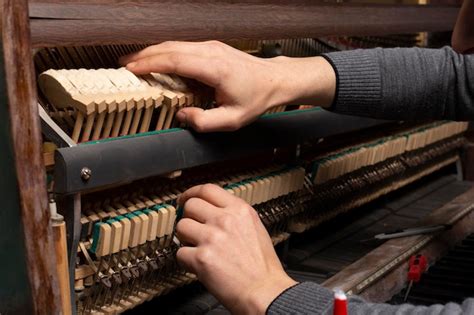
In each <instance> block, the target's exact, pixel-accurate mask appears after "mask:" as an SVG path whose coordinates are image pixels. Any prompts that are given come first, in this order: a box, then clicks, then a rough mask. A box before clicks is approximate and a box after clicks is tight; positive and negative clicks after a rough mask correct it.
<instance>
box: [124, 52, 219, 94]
mask: <svg viewBox="0 0 474 315" xmlns="http://www.w3.org/2000/svg"><path fill="white" fill-rule="evenodd" d="M213 64H214V63H212V62H210V59H209V58H206V57H203V56H202V55H194V54H188V53H185V52H170V53H164V54H158V55H153V56H149V57H145V58H141V59H138V60H136V61H133V62H131V63H128V64H127V69H128V70H129V71H131V72H133V73H135V74H147V73H150V72H159V73H174V74H177V75H180V76H183V77H187V78H192V79H196V80H198V81H201V82H203V83H205V84H207V85H210V86H212V87H215V86H216V85H217V84H218V83H219V77H218V74H219V73H221V71H219V70H220V69H216V67H215V66H213Z"/></svg>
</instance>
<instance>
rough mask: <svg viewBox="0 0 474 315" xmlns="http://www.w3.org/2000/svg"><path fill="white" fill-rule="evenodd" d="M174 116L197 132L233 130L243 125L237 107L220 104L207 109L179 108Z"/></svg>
mask: <svg viewBox="0 0 474 315" xmlns="http://www.w3.org/2000/svg"><path fill="white" fill-rule="evenodd" d="M176 117H177V118H178V120H179V121H180V122H184V123H186V124H188V125H189V126H191V128H193V129H194V130H196V131H197V132H215V131H235V130H237V129H239V128H240V127H242V125H244V121H243V118H242V114H241V109H239V108H238V107H229V106H220V107H217V108H213V109H208V110H203V109H202V108H197V107H188V108H183V109H181V110H180V111H179V112H178V114H177V116H176Z"/></svg>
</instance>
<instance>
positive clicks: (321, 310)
mask: <svg viewBox="0 0 474 315" xmlns="http://www.w3.org/2000/svg"><path fill="white" fill-rule="evenodd" d="M332 303H333V294H332V293H331V291H329V290H328V289H325V288H323V287H322V286H320V285H318V284H316V283H312V282H303V283H300V284H297V285H295V286H293V287H291V288H289V289H287V290H286V291H284V292H282V293H281V294H280V295H279V296H278V297H277V298H276V299H275V300H274V301H273V302H272V303H271V304H270V306H269V307H268V309H267V314H268V315H276V314H326V313H327V312H328V311H330V310H331V309H332Z"/></svg>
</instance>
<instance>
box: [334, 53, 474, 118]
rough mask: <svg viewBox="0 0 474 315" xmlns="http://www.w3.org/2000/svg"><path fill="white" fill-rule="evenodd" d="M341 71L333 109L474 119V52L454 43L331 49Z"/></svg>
mask: <svg viewBox="0 0 474 315" xmlns="http://www.w3.org/2000/svg"><path fill="white" fill-rule="evenodd" d="M325 58H327V60H328V61H329V62H330V63H331V64H332V65H333V68H334V70H335V72H336V76H337V88H336V93H335V98H334V100H333V105H332V106H331V110H332V111H334V112H338V113H342V114H350V115H359V116H369V117H374V118H381V119H400V120H410V119H452V120H471V119H474V105H473V104H474V56H472V55H460V54H457V53H456V52H454V51H453V50H452V49H451V48H449V47H445V48H443V49H420V48H393V49H381V48H377V49H366V50H354V51H344V52H335V53H329V54H326V55H325Z"/></svg>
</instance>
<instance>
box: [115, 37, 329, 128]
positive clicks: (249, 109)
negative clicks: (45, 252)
mask: <svg viewBox="0 0 474 315" xmlns="http://www.w3.org/2000/svg"><path fill="white" fill-rule="evenodd" d="M120 62H121V63H122V64H123V65H126V66H127V69H128V70H130V71H132V72H134V73H136V74H146V73H150V72H159V73H175V74H178V75H180V76H183V77H187V78H192V79H196V80H198V81H200V82H202V83H204V84H207V85H209V86H211V87H213V88H214V89H215V100H216V104H217V107H216V108H214V109H210V110H203V109H201V108H196V107H188V108H183V109H181V110H180V111H179V112H178V113H177V115H176V117H177V119H178V120H179V121H181V122H185V123H187V124H188V125H190V126H191V127H192V128H194V129H195V130H196V131H198V132H211V131H233V130H236V129H239V128H240V127H242V126H244V125H246V124H248V123H250V122H252V121H254V120H255V119H257V118H258V117H259V116H260V115H261V114H263V113H264V112H265V111H267V110H268V109H270V108H272V107H275V106H280V105H287V104H290V103H293V104H295V103H304V104H307V105H320V106H329V105H330V104H331V103H332V99H333V98H334V93H335V85H336V83H335V82H336V77H335V73H334V70H333V69H332V66H331V65H330V64H329V63H328V62H327V61H326V60H325V59H324V58H322V57H314V58H286V57H276V58H270V59H262V58H257V57H254V56H252V55H249V54H247V53H244V52H242V51H239V50H237V49H234V48H232V47H230V46H228V45H225V44H223V43H220V42H216V41H210V42H201V43H191V42H164V43H162V44H158V45H155V46H150V47H147V48H145V49H144V50H142V51H139V52H137V53H134V54H132V55H128V56H125V57H123V58H122V59H121V60H120Z"/></svg>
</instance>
